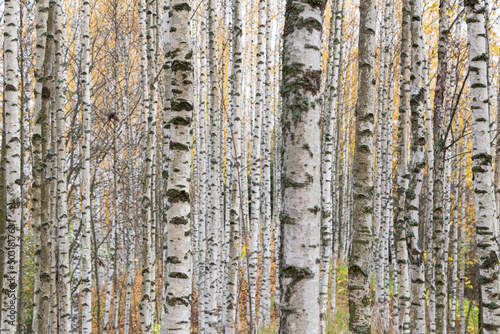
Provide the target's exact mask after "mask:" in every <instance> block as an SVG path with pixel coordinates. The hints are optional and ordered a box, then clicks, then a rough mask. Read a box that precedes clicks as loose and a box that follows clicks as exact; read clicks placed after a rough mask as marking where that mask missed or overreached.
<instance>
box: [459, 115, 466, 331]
mask: <svg viewBox="0 0 500 334" xmlns="http://www.w3.org/2000/svg"><path fill="white" fill-rule="evenodd" d="M466 115H467V111H466V112H465V113H464V116H466ZM466 147H467V140H466V139H465V138H464V139H462V144H461V145H460V152H465V151H464V150H465V148H466ZM460 169H461V171H462V175H461V176H462V179H461V183H460V184H461V189H460V254H459V256H460V273H459V276H458V277H459V278H458V300H459V302H460V320H459V327H460V329H459V334H465V264H466V263H465V261H466V259H465V255H466V254H465V245H466V242H467V238H466V235H465V225H466V219H465V210H466V205H467V203H466V191H467V179H466V177H467V155H466V154H465V153H462V157H461V159H460Z"/></svg>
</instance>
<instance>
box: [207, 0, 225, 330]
mask: <svg viewBox="0 0 500 334" xmlns="http://www.w3.org/2000/svg"><path fill="white" fill-rule="evenodd" d="M207 5H208V8H207V11H208V14H209V15H208V16H209V17H208V25H209V28H208V66H209V68H208V71H209V87H210V90H209V117H210V153H211V154H210V160H209V162H210V164H209V166H210V167H209V168H210V181H209V192H210V204H209V206H210V212H209V222H210V223H209V224H208V225H207V227H208V229H207V237H208V243H207V248H208V252H207V255H208V259H207V262H208V277H207V279H206V285H205V289H206V291H205V293H206V297H205V298H206V303H207V305H206V309H205V312H207V321H208V323H207V326H208V328H207V332H208V333H217V332H218V329H217V301H218V290H219V271H218V269H219V261H220V257H219V253H220V249H219V242H220V241H221V240H220V229H221V225H222V211H221V193H220V192H219V191H220V186H219V183H220V174H221V173H220V172H221V169H220V158H219V157H220V156H221V149H220V143H221V139H220V137H221V129H220V123H221V112H220V109H219V105H218V86H217V83H218V81H217V28H216V23H217V16H216V4H215V1H214V0H211V1H209V2H208V3H207Z"/></svg>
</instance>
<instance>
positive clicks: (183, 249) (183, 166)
mask: <svg viewBox="0 0 500 334" xmlns="http://www.w3.org/2000/svg"><path fill="white" fill-rule="evenodd" d="M190 13H191V7H190V6H189V4H188V3H187V2H185V1H183V0H172V1H171V8H170V13H169V15H170V19H171V23H172V29H171V32H172V35H171V42H172V50H175V51H177V52H175V53H170V57H171V59H172V67H171V68H172V100H171V113H172V118H171V120H170V130H171V142H170V150H171V157H172V161H171V163H170V166H169V173H168V174H169V175H168V190H167V193H166V196H167V197H168V203H169V205H170V207H169V209H168V250H167V258H166V261H165V262H166V265H167V273H168V275H167V276H168V279H169V285H168V287H167V291H166V292H167V294H166V297H165V298H167V304H168V305H169V307H168V309H167V311H168V312H167V314H166V315H165V316H166V317H167V330H168V332H169V333H170V332H174V331H175V332H176V333H181V334H189V333H190V324H191V294H192V285H191V279H192V255H191V222H190V218H191V204H190V179H191V123H192V111H193V107H194V98H193V96H194V94H193V93H194V91H193V68H194V66H193V60H192V48H191V36H190V33H189V31H190V30H189V17H190ZM174 28H175V29H174Z"/></svg>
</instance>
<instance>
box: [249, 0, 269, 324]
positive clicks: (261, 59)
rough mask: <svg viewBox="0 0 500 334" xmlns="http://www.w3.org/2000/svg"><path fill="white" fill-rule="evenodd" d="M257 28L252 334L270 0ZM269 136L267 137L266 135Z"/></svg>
mask: <svg viewBox="0 0 500 334" xmlns="http://www.w3.org/2000/svg"><path fill="white" fill-rule="evenodd" d="M257 24H258V28H257V68H256V81H257V83H256V87H255V89H256V92H255V113H254V117H253V128H252V150H251V154H252V155H251V159H252V160H251V161H252V171H251V181H252V184H251V186H252V187H251V206H250V208H251V212H250V218H251V221H250V247H249V251H250V263H249V270H250V282H249V284H248V288H249V290H250V294H249V295H250V322H251V324H250V331H251V334H253V333H255V332H256V330H257V327H256V324H257V313H256V296H257V271H258V256H259V235H260V228H261V219H260V213H261V206H263V204H262V203H261V192H262V190H261V170H262V166H261V164H262V142H261V140H262V134H263V131H262V126H263V122H262V119H263V116H264V110H265V102H264V101H265V71H266V54H265V50H266V0H259V11H258V23H257ZM264 135H265V133H264Z"/></svg>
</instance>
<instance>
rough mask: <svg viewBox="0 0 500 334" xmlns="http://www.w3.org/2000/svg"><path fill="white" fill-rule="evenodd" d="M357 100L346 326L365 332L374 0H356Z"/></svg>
mask: <svg viewBox="0 0 500 334" xmlns="http://www.w3.org/2000/svg"><path fill="white" fill-rule="evenodd" d="M359 14H360V26H359V51H358V52H359V55H358V57H359V60H358V61H359V70H358V71H359V73H358V101H357V103H356V109H355V115H356V132H355V136H356V137H355V138H356V139H355V146H354V157H353V167H352V177H353V179H354V180H353V184H354V186H353V200H354V203H353V211H352V212H353V238H352V250H351V252H350V256H349V280H348V288H349V314H350V321H349V329H350V331H351V333H368V332H370V331H371V324H370V318H371V315H370V276H369V274H368V272H369V267H370V263H371V256H370V254H371V250H372V246H371V244H372V213H373V201H372V194H371V189H372V187H373V179H372V177H373V170H372V166H373V148H374V145H373V123H374V115H375V96H376V80H375V61H376V51H375V48H376V38H375V31H376V25H377V9H376V1H375V0H367V1H363V2H362V3H360V7H359Z"/></svg>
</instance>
